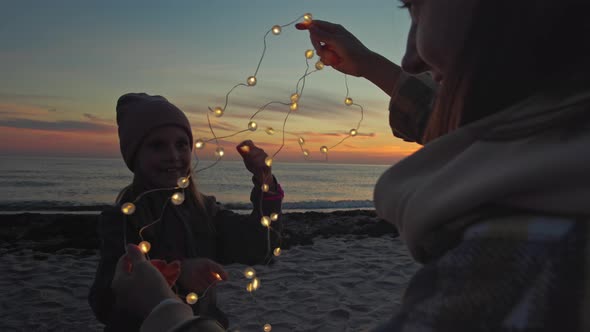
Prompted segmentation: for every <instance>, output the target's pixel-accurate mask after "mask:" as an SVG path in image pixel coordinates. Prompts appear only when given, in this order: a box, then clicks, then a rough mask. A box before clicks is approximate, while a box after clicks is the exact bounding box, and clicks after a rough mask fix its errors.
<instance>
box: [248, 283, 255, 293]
mask: <svg viewBox="0 0 590 332" xmlns="http://www.w3.org/2000/svg"><path fill="white" fill-rule="evenodd" d="M246 290H247V291H248V293H252V292H253V291H254V286H252V283H251V282H249V283H248V284H247V285H246Z"/></svg>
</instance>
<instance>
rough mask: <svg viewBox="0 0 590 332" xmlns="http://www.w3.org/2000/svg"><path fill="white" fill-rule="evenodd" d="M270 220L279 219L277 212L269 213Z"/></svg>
mask: <svg viewBox="0 0 590 332" xmlns="http://www.w3.org/2000/svg"><path fill="white" fill-rule="evenodd" d="M270 220H272V221H277V220H279V214H278V213H276V212H273V213H271V214H270Z"/></svg>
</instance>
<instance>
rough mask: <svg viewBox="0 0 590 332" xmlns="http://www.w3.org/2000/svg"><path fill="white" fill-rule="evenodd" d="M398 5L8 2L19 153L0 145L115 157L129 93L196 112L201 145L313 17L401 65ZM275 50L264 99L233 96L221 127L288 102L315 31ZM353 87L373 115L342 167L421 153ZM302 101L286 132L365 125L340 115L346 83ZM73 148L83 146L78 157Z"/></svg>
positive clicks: (1, 29) (9, 110)
mask: <svg viewBox="0 0 590 332" xmlns="http://www.w3.org/2000/svg"><path fill="white" fill-rule="evenodd" d="M397 6H398V2H397V1H393V0H387V1H384V0H373V1H364V2H360V1H350V0H316V1H306V0H281V1H237V0H232V1H229V0H227V1H223V0H220V1H168V2H164V1H100V2H98V1H96V2H89V1H64V0H56V1H5V2H3V5H2V14H0V15H1V17H0V72H2V76H3V79H2V80H0V126H1V127H2V131H4V132H5V135H12V136H14V135H22V136H23V137H22V139H21V140H19V141H20V142H21V143H22V145H18V146H14V145H7V144H6V143H4V144H3V145H2V144H0V154H18V153H19V152H21V153H22V154H46V155H60V154H61V155H76V156H78V155H89V156H95V155H96V156H117V153H118V150H117V144H116V142H117V141H116V140H117V138H116V130H115V129H116V128H115V127H114V126H115V122H114V119H115V111H114V106H115V103H116V100H117V98H118V97H119V96H120V95H122V94H123V93H126V92H139V91H144V92H148V93H152V94H161V95H164V96H166V97H167V98H168V99H170V100H171V101H172V102H174V103H175V104H177V105H178V106H179V107H181V108H182V109H183V110H185V111H186V112H187V113H189V118H190V119H191V122H192V124H193V127H194V128H193V129H194V130H195V137H198V136H206V135H207V132H205V131H203V132H200V131H202V130H201V129H202V127H203V124H204V123H205V121H206V120H204V119H205V117H204V114H205V110H206V109H207V106H214V105H217V104H219V103H221V102H222V100H223V99H224V97H225V94H226V93H227V91H228V90H229V89H230V88H231V87H232V86H234V85H235V84H237V83H241V82H243V81H244V80H245V78H246V77H247V76H249V75H251V74H252V73H253V72H254V70H255V69H256V64H257V63H258V60H259V58H260V55H261V52H262V46H263V45H262V40H263V36H264V34H265V32H266V31H267V30H268V29H269V28H270V27H271V26H272V25H274V24H280V25H282V24H286V23H288V22H290V21H292V20H294V19H296V18H297V17H299V16H300V15H302V14H303V13H306V12H310V13H312V14H313V17H314V18H317V19H322V20H327V21H332V22H336V23H340V24H342V25H344V26H345V27H346V28H347V29H349V30H350V31H352V32H353V33H354V34H355V35H356V36H357V37H358V38H359V39H360V40H361V41H362V42H363V43H364V44H365V45H366V46H367V47H369V48H370V49H372V50H374V51H376V52H378V53H381V54H383V55H385V56H386V57H388V58H389V59H391V60H393V61H394V62H399V60H400V59H401V56H402V55H403V52H404V49H405V38H406V34H407V30H408V27H409V17H408V14H407V13H406V12H405V11H403V10H401V9H398V8H397ZM267 43H268V49H267V53H266V56H265V58H264V61H263V63H262V66H261V69H260V71H259V74H258V79H259V84H258V85H257V86H256V90H255V91H245V90H239V91H238V90H237V91H236V92H235V93H234V94H232V96H231V104H230V106H231V107H232V109H233V112H234V113H233V117H231V116H230V117H228V118H227V119H225V118H224V119H225V122H224V123H219V125H220V127H223V125H226V126H230V127H235V128H242V127H243V126H244V124H242V123H241V122H243V121H246V120H244V119H245V118H247V117H248V116H249V115H251V114H252V113H253V110H254V111H255V109H256V105H261V104H264V103H265V102H268V101H270V100H284V99H285V96H288V95H289V94H290V93H291V92H292V91H293V90H294V87H295V83H296V81H297V79H298V78H299V77H300V76H301V75H302V73H303V71H304V70H305V58H304V56H303V54H304V51H305V50H306V49H309V48H311V44H310V42H309V39H308V36H307V33H305V32H301V31H297V30H295V28H294V27H292V26H291V27H288V28H285V29H284V30H283V32H282V33H281V35H279V36H273V35H270V36H269V37H268V38H267ZM314 61H315V60H314ZM349 86H350V91H351V97H353V98H354V100H355V102H357V103H359V104H361V105H363V106H365V108H366V109H367V113H366V120H365V122H364V124H363V126H362V127H361V130H360V132H361V133H364V134H366V135H367V136H366V137H365V139H359V140H358V141H355V142H353V141H352V140H349V141H347V143H348V145H347V146H346V147H343V149H342V151H334V153H335V154H336V155H338V153H340V155H341V157H342V158H343V159H342V160H343V161H346V158H345V155H346V152H347V151H356V150H359V151H360V150H363V149H365V150H367V151H368V150H371V149H374V150H375V151H377V150H379V149H380V148H381V149H382V150H383V154H385V155H386V154H387V153H389V152H391V153H392V154H394V155H395V156H393V155H392V158H389V159H391V160H393V159H394V157H395V158H398V157H399V155H400V153H401V154H402V155H403V154H407V153H409V152H411V151H412V150H413V149H415V148H416V147H415V146H414V145H410V144H408V143H403V142H401V141H400V140H398V139H395V138H393V136H391V132H390V129H389V127H388V126H387V122H386V121H385V119H386V118H387V104H388V102H389V100H388V98H387V96H386V95H385V94H383V93H382V92H381V91H380V90H379V89H378V88H377V87H374V86H372V85H371V84H370V83H369V82H366V81H365V80H363V79H359V78H349ZM306 94H307V95H306V97H307V98H309V99H308V100H309V103H308V107H307V109H306V108H305V103H304V102H303V103H302V110H301V112H300V114H296V116H293V117H292V119H291V120H290V121H289V123H288V127H289V128H288V129H289V130H290V131H292V132H308V133H310V135H311V133H317V134H320V133H324V134H325V133H332V134H336V133H340V132H343V131H348V130H349V129H350V128H352V127H354V124H355V123H356V122H357V121H358V112H356V113H355V112H351V111H350V110H343V111H342V108H341V107H340V104H341V100H342V99H343V96H344V94H345V87H344V77H343V75H342V74H340V73H337V72H336V71H334V70H332V69H331V68H327V69H326V70H324V71H321V72H318V73H317V74H314V75H313V76H310V78H309V79H308V82H307V84H306ZM310 105H311V106H310ZM335 105H336V106H335ZM228 110H229V107H228ZM294 115H295V114H294ZM279 118H280V116H277V115H276V114H275V115H272V114H270V115H269V116H268V118H267V119H266V121H268V123H269V124H272V125H273V126H275V127H276V126H278V123H279V122H280V121H278V120H279ZM263 120H264V119H263ZM240 121H241V122H240ZM261 121H262V120H261ZM246 122H247V121H246ZM93 128H96V130H94V129H93ZM109 128H110V129H109ZM52 131H53V132H52ZM72 131H77V132H76V133H75V135H74V134H73V133H72ZM68 133H69V134H71V135H70V136H68ZM369 134H372V136H370V138H369V137H368V135H369ZM0 136H2V135H1V134H0ZM25 136H26V137H25ZM93 137H94V138H93ZM318 137H320V136H318ZM0 138H1V137H0ZM240 138H241V139H246V138H249V139H252V140H254V141H257V140H258V141H260V142H261V143H262V144H263V145H264V143H267V144H271V140H270V139H269V138H268V137H264V136H263V134H262V133H258V132H257V133H254V134H253V136H252V137H237V138H236V141H235V142H228V143H237V142H239V140H240ZM52 139H53V140H55V142H56V144H57V145H52V144H51V143H50V141H51V140H52ZM59 142H61V143H59ZM76 142H78V143H81V144H84V145H85V148H84V149H81V148H80V149H77V148H75V146H76ZM330 143H331V142H326V145H330ZM317 144H320V142H319V141H318V143H317ZM269 148H270V147H269ZM17 149H18V150H17ZM297 149H298V146H297V147H296V148H293V149H291V150H289V149H287V151H286V152H287V154H288V153H289V151H291V153H295V151H296V150H297ZM371 151H372V150H371ZM396 151H397V152H399V153H397V152H396ZM337 152H338V153H337ZM367 158H368V160H365V161H364V162H365V163H366V162H371V160H374V161H378V162H387V161H388V160H389V159H388V158H387V156H383V155H381V156H376V155H375V156H373V155H372V154H371V153H368V154H367ZM371 158H373V159H371ZM375 158H377V159H378V160H377V159H375Z"/></svg>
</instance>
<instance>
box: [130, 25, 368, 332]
mask: <svg viewBox="0 0 590 332" xmlns="http://www.w3.org/2000/svg"><path fill="white" fill-rule="evenodd" d="M300 18H303V21H304V22H306V23H310V22H312V15H311V14H310V13H306V14H304V15H303V16H300V17H299V18H298V19H300ZM296 21H297V20H295V21H293V22H291V23H288V24H286V25H274V26H272V28H271V30H270V31H267V33H266V35H268V34H269V33H272V34H274V35H279V34H281V32H282V28H283V27H286V26H289V25H292V24H295V23H296ZM266 35H265V39H264V50H263V53H262V56H261V58H260V61H259V63H258V67H257V68H256V71H255V72H254V74H253V75H252V76H249V77H248V78H247V79H246V83H245V84H244V83H239V84H237V85H235V86H234V87H233V88H232V89H230V90H229V92H228V93H227V94H226V96H225V104H224V105H223V107H221V106H217V107H214V108H213V109H211V108H209V111H210V112H211V113H213V115H214V116H215V117H218V118H219V117H221V116H223V115H224V113H225V111H227V107H228V102H229V96H230V94H231V92H232V91H233V90H234V89H235V88H237V87H239V86H249V87H253V86H256V84H257V77H256V75H257V74H258V70H259V68H260V65H261V63H262V60H263V58H264V54H265V51H266ZM314 55H315V52H314V51H313V50H312V49H308V50H306V51H305V58H306V64H307V69H306V71H305V74H304V75H303V76H302V77H301V78H300V79H299V81H298V82H297V88H296V92H295V93H292V94H291V95H290V98H289V100H290V102H288V103H284V102H278V101H274V102H270V103H267V104H265V105H264V106H262V107H261V108H259V110H258V111H257V112H256V113H254V115H252V117H251V118H250V121H249V122H248V127H247V129H244V130H242V131H238V132H236V133H234V134H231V135H228V136H224V137H218V136H217V135H216V134H215V131H214V129H213V126H212V124H211V121H210V119H209V113H207V121H208V124H209V129H210V131H211V134H212V135H213V138H212V139H202V138H199V139H197V140H196V141H195V142H194V147H195V149H196V150H201V149H203V148H205V145H206V143H208V142H210V141H215V145H216V149H215V155H216V156H217V157H218V159H217V160H216V161H215V162H214V163H213V164H212V165H209V166H207V167H205V168H203V169H200V170H196V167H197V165H198V159H197V164H196V165H195V166H194V168H193V171H195V170H196V172H195V173H198V172H200V171H203V170H205V169H207V168H210V167H213V166H214V165H215V164H216V163H217V162H219V160H220V159H221V157H223V156H224V154H225V152H224V149H223V147H221V146H220V145H219V141H218V140H219V139H221V138H228V137H232V136H234V135H237V134H239V133H243V132H248V131H251V132H254V131H256V130H257V129H258V124H257V123H256V122H255V121H254V117H255V116H256V115H257V114H258V113H259V112H261V111H263V110H264V109H265V108H266V107H268V106H269V105H271V104H282V105H285V106H289V112H288V113H287V115H286V116H285V118H284V121H283V128H282V134H283V142H282V145H281V146H280V148H279V149H278V150H277V151H276V152H275V153H274V154H272V156H268V157H267V158H265V164H266V165H267V166H268V167H271V165H272V163H273V158H274V157H275V156H276V155H277V154H278V153H279V152H280V151H281V149H282V148H283V146H284V145H285V133H286V131H285V125H286V123H287V119H288V118H289V115H290V114H291V112H295V111H297V110H298V109H299V102H300V99H301V95H302V93H303V88H304V86H305V79H306V77H308V76H309V75H310V74H312V73H314V72H317V71H320V70H322V69H323V68H324V67H325V65H324V63H323V62H322V61H321V60H318V61H317V62H316V63H315V65H314V67H315V70H313V71H309V67H310V61H309V60H310V59H312V58H313V57H314ZM344 79H345V84H346V90H347V91H346V98H345V101H344V102H345V104H346V105H347V106H351V105H353V100H352V98H349V97H348V92H349V91H348V82H347V76H346V75H345V76H344ZM301 82H302V83H303V84H302V86H301V87H300V83H301ZM354 105H355V106H357V107H359V108H360V110H361V120H360V121H359V123H358V125H357V126H356V128H354V129H351V130H350V131H349V135H348V136H346V137H344V138H343V139H342V140H341V141H340V142H338V143H337V144H335V145H333V146H331V147H328V146H326V145H324V146H322V147H321V148H320V151H321V152H322V153H323V154H326V160H327V153H328V150H330V149H333V148H334V147H336V146H338V145H339V144H341V143H342V142H343V141H344V140H346V139H347V138H349V137H354V136H356V135H357V134H358V128H360V124H361V122H362V120H363V114H364V110H363V108H362V106H360V105H358V104H354ZM265 132H266V133H267V134H268V135H273V134H274V133H275V130H274V129H273V128H272V127H267V128H266V130H265ZM298 142H299V145H300V148H301V151H302V153H303V155H304V156H305V158H306V159H307V157H309V156H310V152H309V150H308V149H303V145H304V144H305V140H304V138H303V137H298ZM240 149H241V151H243V152H244V153H248V152H250V147H249V146H247V145H244V146H241V147H240ZM191 174H192V173H191ZM177 185H178V187H179V188H181V189H186V188H188V186H189V185H190V176H188V177H181V178H179V179H178V180H177ZM260 189H261V190H262V192H268V191H269V189H270V188H269V185H268V184H266V183H264V184H263V185H262V186H261V188H260ZM158 190H169V188H168V189H165V188H163V189H156V190H150V191H148V192H145V193H142V194H141V195H140V196H138V198H137V200H136V201H138V200H139V199H140V198H141V197H142V196H143V195H144V194H146V193H149V192H153V191H158ZM184 200H185V195H184V193H183V192H175V193H174V194H173V195H172V196H171V198H170V201H171V202H172V203H173V204H174V205H181V204H182V203H183V202H184ZM135 209H136V207H135V205H134V203H131V202H129V203H125V204H123V205H122V206H121V211H122V213H124V214H125V215H131V214H133V213H134V212H135ZM260 213H261V214H262V211H260ZM278 219H279V214H278V213H276V212H273V213H270V215H269V216H263V217H261V220H260V223H261V224H262V225H263V226H264V227H266V228H267V232H268V235H269V237H268V238H269V239H270V232H271V231H272V228H271V227H270V225H271V222H273V221H277V220H278ZM160 220H161V217H160V219H157V220H156V221H154V222H152V223H151V224H149V225H147V226H144V227H143V228H142V229H141V230H140V237H141V232H142V231H143V230H144V229H145V228H147V227H150V226H152V225H154V224H155V223H157V222H158V221H160ZM142 239H143V237H142ZM268 245H269V246H268V250H269V252H270V250H271V247H270V243H269V244H268ZM139 246H140V249H141V251H142V252H143V253H146V254H147V252H149V250H150V248H151V245H150V243H149V242H147V241H142V242H140V244H139ZM272 253H273V255H274V256H280V255H281V248H280V247H275V248H274V250H272ZM244 275H245V276H246V278H248V279H252V281H251V282H249V283H248V284H247V286H246V290H247V291H248V292H253V291H256V290H257V289H258V288H259V287H260V279H259V278H257V277H256V272H255V271H254V269H253V268H247V269H245V270H244ZM213 276H214V277H215V278H216V279H217V280H222V278H221V276H220V275H219V274H217V273H213ZM202 296H205V294H202ZM198 300H199V297H198V295H197V294H196V293H194V292H193V293H189V294H188V295H187V296H186V302H187V303H189V304H194V303H196V302H197V301H198ZM263 329H264V331H265V332H270V331H271V329H272V326H271V325H270V324H268V323H267V324H265V325H264V326H263Z"/></svg>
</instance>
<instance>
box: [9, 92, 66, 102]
mask: <svg viewBox="0 0 590 332" xmlns="http://www.w3.org/2000/svg"><path fill="white" fill-rule="evenodd" d="M0 99H9V100H25V101H31V100H35V101H39V100H43V101H46V100H51V101H71V100H72V99H71V98H68V97H64V96H55V95H39V94H26V93H2V92H0Z"/></svg>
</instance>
